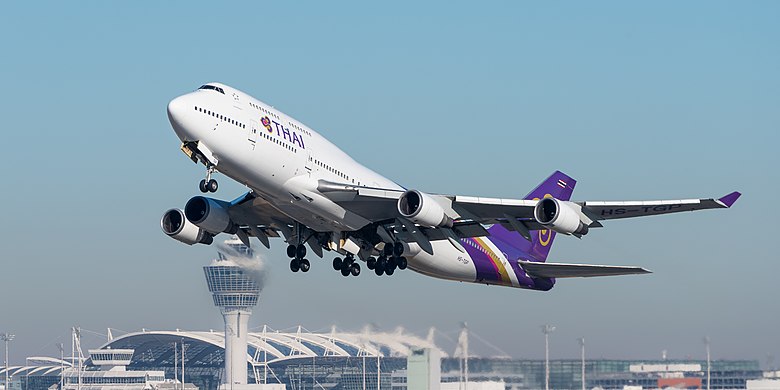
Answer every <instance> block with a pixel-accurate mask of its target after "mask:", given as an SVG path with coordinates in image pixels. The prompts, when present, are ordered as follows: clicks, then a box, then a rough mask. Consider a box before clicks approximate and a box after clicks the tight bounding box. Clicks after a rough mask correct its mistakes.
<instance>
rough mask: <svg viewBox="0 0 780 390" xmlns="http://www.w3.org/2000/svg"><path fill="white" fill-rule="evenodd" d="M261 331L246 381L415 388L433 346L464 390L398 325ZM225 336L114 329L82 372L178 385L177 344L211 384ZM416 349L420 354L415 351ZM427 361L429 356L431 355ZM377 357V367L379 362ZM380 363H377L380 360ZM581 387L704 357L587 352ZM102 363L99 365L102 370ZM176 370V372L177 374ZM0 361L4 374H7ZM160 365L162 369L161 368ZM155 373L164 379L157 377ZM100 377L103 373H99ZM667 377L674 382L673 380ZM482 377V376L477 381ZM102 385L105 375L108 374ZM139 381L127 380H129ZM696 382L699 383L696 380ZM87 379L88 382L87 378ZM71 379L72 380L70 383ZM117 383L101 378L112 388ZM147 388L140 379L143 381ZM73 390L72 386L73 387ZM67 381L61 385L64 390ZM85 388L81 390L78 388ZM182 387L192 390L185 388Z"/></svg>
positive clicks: (191, 372)
mask: <svg viewBox="0 0 780 390" xmlns="http://www.w3.org/2000/svg"><path fill="white" fill-rule="evenodd" d="M264 329H265V331H261V332H250V333H249V334H248V335H247V351H246V357H247V363H246V370H247V379H248V382H249V383H250V384H258V383H268V384H282V385H285V386H286V387H287V389H290V390H293V389H295V390H304V389H313V388H316V389H317V390H331V389H332V390H347V389H354V390H357V389H362V388H363V385H364V383H365V388H367V389H372V390H373V389H376V388H377V378H379V381H380V383H381V389H382V390H406V389H409V390H412V387H411V386H409V383H410V380H411V381H413V379H410V378H409V372H412V371H414V370H415V368H414V366H409V365H408V363H407V359H408V358H409V356H410V355H413V351H415V350H420V349H426V348H427V349H430V350H432V351H435V353H438V354H440V356H442V359H441V365H440V370H441V382H442V384H441V387H440V388H441V390H456V389H457V390H461V389H462V388H463V387H461V385H462V383H460V382H462V381H463V374H462V366H463V361H462V360H461V359H458V358H453V357H451V356H449V355H448V354H447V353H446V352H444V351H443V350H441V348H439V347H437V346H436V345H434V344H433V343H432V342H431V341H430V340H426V339H424V338H420V337H418V336H415V335H411V334H407V333H404V332H401V331H395V332H369V331H364V332H357V333H349V332H336V331H332V332H328V333H311V332H307V331H305V330H303V329H302V328H299V329H298V330H297V331H294V332H276V331H271V330H269V329H267V328H264ZM224 342H225V337H224V333H222V332H189V331H143V332H137V333H129V334H126V335H123V336H119V337H115V338H114V339H113V340H112V341H110V342H108V343H106V344H105V345H103V346H102V347H101V349H100V350H99V351H105V350H107V349H110V350H112V351H117V354H122V353H123V352H122V351H123V350H132V351H133V353H132V356H131V357H130V359H129V362H128V361H127V359H126V358H127V356H122V358H123V359H124V360H122V359H118V358H119V357H120V356H112V357H109V359H108V360H106V359H101V357H99V358H98V359H95V357H94V356H96V355H95V351H90V352H91V353H92V354H93V358H92V359H87V360H86V362H85V370H84V372H85V373H88V374H86V375H85V376H84V377H83V378H86V377H90V378H95V379H90V380H89V381H93V380H95V381H101V380H103V381H104V380H106V378H118V377H122V376H123V375H127V377H126V378H136V379H133V380H134V381H140V379H139V378H143V380H144V382H145V383H146V384H145V385H144V386H146V385H148V386H149V389H152V388H154V389H155V390H177V389H176V387H175V386H171V385H170V384H169V383H170V382H169V381H170V380H171V379H172V378H175V377H177V375H178V377H179V378H181V376H180V375H181V355H180V352H179V355H177V349H176V348H175V347H174V345H175V344H176V345H178V351H181V346H182V344H184V345H185V347H186V354H185V357H184V363H185V378H186V381H187V382H188V383H189V382H191V383H193V384H194V385H195V386H197V387H198V388H199V389H201V390H217V388H218V387H219V385H220V384H221V383H223V377H224V375H225V372H224V358H225V350H224ZM418 357H419V356H418ZM120 360H121V363H122V364H125V363H127V364H126V365H125V366H124V371H113V372H114V373H115V374H106V372H112V371H111V369H110V368H109V369H108V371H106V368H108V367H110V366H111V365H109V364H107V362H109V361H113V362H118V361H120ZM429 361H430V360H429ZM57 362H58V360H56V359H53V360H50V361H45V360H38V361H36V362H35V363H34V364H33V363H31V365H29V366H25V367H19V366H13V367H11V369H10V375H11V378H12V380H11V383H12V386H11V387H12V388H13V389H17V390H47V389H48V388H49V387H50V386H52V385H58V384H59V381H60V370H61V365H60V364H59V363H57ZM377 365H378V367H377ZM580 365H581V362H580V360H579V359H571V360H551V361H550V388H551V389H554V390H579V389H581V379H582V378H581V371H580V368H581V366H580ZM64 366H65V372H66V379H67V378H70V379H67V380H68V381H69V383H72V382H73V374H72V369H69V368H68V365H67V364H66V365H64ZM468 367H469V390H493V389H496V388H497V387H501V388H503V389H505V390H538V389H543V388H544V360H518V359H510V358H506V357H471V358H469V361H468ZM377 368H379V369H377ZM585 371H586V379H587V382H586V387H587V388H588V389H594V388H600V389H604V390H624V389H633V390H639V389H640V388H641V389H644V390H648V389H658V388H659V386H660V387H662V386H664V385H667V384H670V385H673V383H671V382H677V383H676V384H677V385H683V386H685V387H689V386H692V387H694V388H702V389H703V388H705V387H706V362H705V361H679V360H668V361H652V360H647V361H646V360H606V359H600V360H589V361H587V362H586V369H585ZM101 372H102V373H101ZM177 373H178V374H177ZM3 374H4V372H3V368H0V380H2V378H3ZM161 374H162V375H161ZM773 374H774V373H767V374H766V375H765V373H764V372H762V371H761V369H760V367H759V363H758V361H757V360H715V361H712V369H711V378H712V379H711V383H712V386H711V388H712V389H713V390H716V389H717V390H724V389H748V388H751V389H756V390H773V389H772V387H771V386H774V385H775V384H776V382H771V380H778V379H780V377H778V378H775V377H772V375H773ZM161 377H164V381H162V382H160V379H161ZM98 378H100V379H98ZM670 380H671V381H670ZM477 382H479V383H477ZM104 384H105V383H104ZM137 384H138V383H135V384H131V385H132V386H135V385H137ZM699 384H704V385H703V386H701V387H699V386H700V385H699ZM89 385H92V383H90V384H89ZM68 386H70V385H68ZM116 388H117V387H111V388H109V387H106V389H116ZM144 388H145V387H144ZM69 389H72V387H71V388H69ZM69 389H66V390H69ZM82 390H86V388H85V387H82ZM186 390H190V388H187V389H186Z"/></svg>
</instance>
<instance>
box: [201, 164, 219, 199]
mask: <svg viewBox="0 0 780 390" xmlns="http://www.w3.org/2000/svg"><path fill="white" fill-rule="evenodd" d="M214 171H215V169H214V166H209V167H208V168H206V178H205V179H203V180H201V181H200V184H199V185H198V189H200V192H202V193H204V194H205V193H206V192H217V190H218V189H219V184H218V183H217V181H216V180H215V179H212V178H211V174H212V173H214Z"/></svg>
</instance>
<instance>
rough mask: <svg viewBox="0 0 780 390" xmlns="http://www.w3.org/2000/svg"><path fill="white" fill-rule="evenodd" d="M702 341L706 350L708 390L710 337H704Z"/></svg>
mask: <svg viewBox="0 0 780 390" xmlns="http://www.w3.org/2000/svg"><path fill="white" fill-rule="evenodd" d="M702 341H704V346H705V348H706V349H707V390H710V336H704V339H703V340H702Z"/></svg>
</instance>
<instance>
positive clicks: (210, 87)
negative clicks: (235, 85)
mask: <svg viewBox="0 0 780 390" xmlns="http://www.w3.org/2000/svg"><path fill="white" fill-rule="evenodd" d="M198 89H213V90H215V91H217V92H219V93H221V94H223V95H224V94H225V91H224V90H223V89H222V88H220V87H215V86H213V85H208V84H206V85H201V86H200V88H198Z"/></svg>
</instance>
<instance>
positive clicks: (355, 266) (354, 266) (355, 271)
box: [349, 263, 360, 276]
mask: <svg viewBox="0 0 780 390" xmlns="http://www.w3.org/2000/svg"><path fill="white" fill-rule="evenodd" d="M349 272H350V273H351V274H352V276H358V275H360V264H358V263H352V265H350V266H349Z"/></svg>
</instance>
